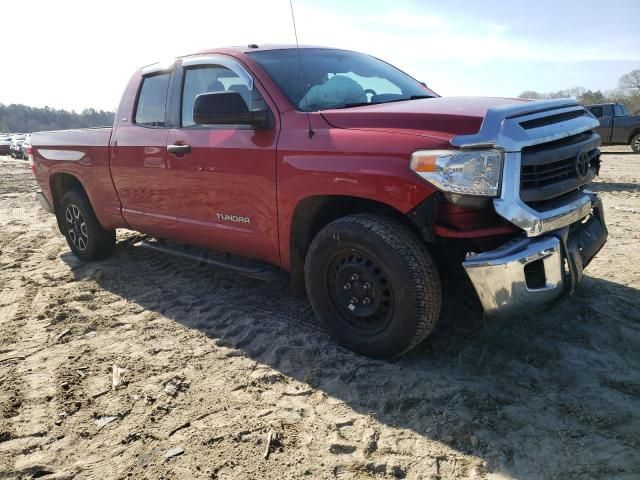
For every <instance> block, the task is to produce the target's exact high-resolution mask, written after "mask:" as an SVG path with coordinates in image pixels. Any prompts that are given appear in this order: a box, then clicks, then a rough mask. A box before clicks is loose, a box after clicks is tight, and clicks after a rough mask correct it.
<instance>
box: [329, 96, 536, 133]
mask: <svg viewBox="0 0 640 480" xmlns="http://www.w3.org/2000/svg"><path fill="white" fill-rule="evenodd" d="M527 101H528V100H521V99H517V98H494V97H438V98H425V99H420V100H406V101H402V102H390V103H382V104H379V105H367V106H363V107H353V108H345V109H334V110H323V111H321V112H320V113H321V114H322V116H323V117H324V119H325V120H326V121H327V122H328V123H329V124H331V125H332V126H333V127H336V128H353V129H359V130H379V131H385V132H398V133H407V134H412V135H423V136H428V137H433V138H437V139H440V140H446V141H448V140H450V139H451V138H452V137H454V136H455V135H471V134H474V133H477V132H478V131H479V130H480V125H481V124H482V120H483V119H484V116H485V114H486V113H487V110H488V109H490V108H493V107H499V106H503V105H512V104H518V103H525V102H527Z"/></svg>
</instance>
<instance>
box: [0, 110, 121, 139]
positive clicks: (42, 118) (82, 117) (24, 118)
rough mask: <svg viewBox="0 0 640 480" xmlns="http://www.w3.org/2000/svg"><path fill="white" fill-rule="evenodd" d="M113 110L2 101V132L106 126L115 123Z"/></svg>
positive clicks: (0, 124)
mask: <svg viewBox="0 0 640 480" xmlns="http://www.w3.org/2000/svg"><path fill="white" fill-rule="evenodd" d="M113 117H114V113H113V112H105V111H104V110H95V109H93V108H86V109H84V110H82V112H80V113H77V112H75V111H68V110H61V109H55V108H50V107H44V108H36V107H29V106H27V105H20V104H11V105H4V104H2V103H0V132H20V133H31V132H41V131H44V130H66V129H69V128H87V127H105V126H111V125H113Z"/></svg>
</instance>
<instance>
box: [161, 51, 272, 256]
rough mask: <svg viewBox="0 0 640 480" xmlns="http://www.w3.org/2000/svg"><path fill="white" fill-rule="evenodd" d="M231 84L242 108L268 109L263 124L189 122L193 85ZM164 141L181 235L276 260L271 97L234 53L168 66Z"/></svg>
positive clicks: (220, 87) (208, 88) (204, 88)
mask: <svg viewBox="0 0 640 480" xmlns="http://www.w3.org/2000/svg"><path fill="white" fill-rule="evenodd" d="M222 91H235V92H238V93H239V94H240V95H241V96H242V98H243V99H244V100H245V103H246V104H247V106H248V107H249V109H250V110H251V109H255V110H263V109H264V108H265V107H267V108H268V109H270V111H271V113H272V118H273V123H272V125H271V126H270V127H269V128H261V129H256V128H253V127H251V126H248V125H196V124H195V123H194V121H193V105H194V101H195V98H196V96H197V95H199V94H201V93H210V92H222ZM172 112H173V116H172V123H173V124H175V125H178V127H177V128H173V129H171V130H170V131H169V135H168V137H167V148H168V149H169V150H173V151H175V148H176V147H179V146H184V147H185V151H183V152H180V151H177V152H176V153H173V154H172V153H170V154H169V155H170V156H171V157H172V158H171V160H170V161H171V163H172V164H173V165H175V170H174V171H175V172H177V173H178V179H177V185H178V186H179V190H180V192H181V195H180V197H179V202H178V203H179V209H178V228H179V235H180V238H181V240H183V241H185V242H187V243H192V244H196V245H202V246H206V247H210V248H213V249H217V250H223V251H227V252H233V253H237V254H241V255H246V256H250V257H253V258H259V259H262V260H266V261H268V262H271V263H278V262H279V260H280V256H279V249H278V229H277V209H276V141H277V138H278V126H279V119H278V115H277V110H276V108H275V105H274V104H273V103H272V102H271V101H270V99H269V98H268V96H267V95H266V92H265V91H264V90H262V89H261V87H260V86H259V85H258V84H257V82H256V81H255V80H254V78H253V76H252V75H251V73H250V72H249V71H248V70H247V69H246V68H245V67H244V66H243V65H242V64H241V63H240V62H238V61H237V60H235V59H234V58H232V57H229V56H224V55H207V56H199V57H191V58H188V59H185V60H183V61H182V64H181V65H180V66H179V67H177V69H176V82H175V87H174V94H173V101H172Z"/></svg>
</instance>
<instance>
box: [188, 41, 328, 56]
mask: <svg viewBox="0 0 640 480" xmlns="http://www.w3.org/2000/svg"><path fill="white" fill-rule="evenodd" d="M291 48H297V45H296V44H295V43H294V44H289V43H265V44H263V45H258V44H257V43H249V44H248V45H242V46H231V47H222V48H209V49H206V50H202V51H200V52H196V53H191V54H189V55H184V56H185V57H189V56H191V55H202V54H210V53H223V52H228V51H229V50H233V51H235V52H238V53H248V52H255V51H256V50H287V49H291ZM300 48H333V47H325V46H322V45H300ZM334 50H339V49H335V48H334ZM180 58H182V57H180Z"/></svg>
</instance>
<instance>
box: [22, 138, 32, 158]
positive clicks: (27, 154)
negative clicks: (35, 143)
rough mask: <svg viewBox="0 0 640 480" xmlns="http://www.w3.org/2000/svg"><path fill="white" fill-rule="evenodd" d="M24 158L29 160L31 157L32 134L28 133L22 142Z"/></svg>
mask: <svg viewBox="0 0 640 480" xmlns="http://www.w3.org/2000/svg"><path fill="white" fill-rule="evenodd" d="M22 158H24V159H25V160H29V158H31V134H30V133H27V134H26V135H25V137H24V142H22Z"/></svg>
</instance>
